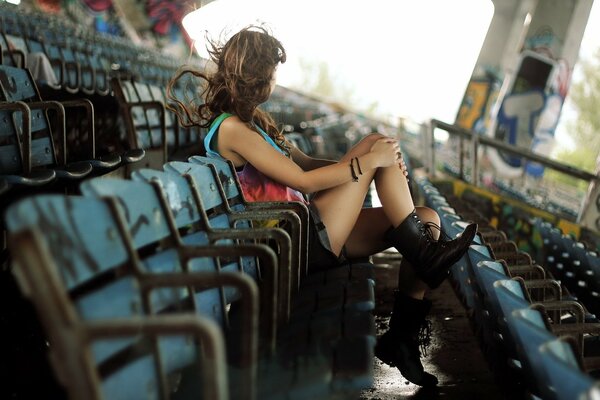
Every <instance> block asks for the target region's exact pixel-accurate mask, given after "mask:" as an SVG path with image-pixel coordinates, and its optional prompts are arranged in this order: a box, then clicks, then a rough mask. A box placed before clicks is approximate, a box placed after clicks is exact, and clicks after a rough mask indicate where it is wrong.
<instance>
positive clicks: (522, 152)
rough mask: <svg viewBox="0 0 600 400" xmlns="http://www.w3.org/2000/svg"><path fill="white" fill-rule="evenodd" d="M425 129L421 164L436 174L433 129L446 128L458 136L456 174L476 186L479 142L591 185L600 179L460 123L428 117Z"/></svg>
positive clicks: (579, 211) (580, 211)
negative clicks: (465, 127)
mask: <svg viewBox="0 0 600 400" xmlns="http://www.w3.org/2000/svg"><path fill="white" fill-rule="evenodd" d="M424 128H425V129H423V130H422V132H423V133H424V135H423V140H424V143H423V146H424V154H423V156H424V157H423V158H424V160H423V164H424V166H425V168H426V169H427V172H428V173H429V174H430V175H431V176H432V177H435V174H436V159H435V157H436V140H435V136H434V133H435V130H436V129H441V130H443V131H446V132H447V133H448V134H449V135H450V136H458V137H459V143H458V146H459V148H458V153H459V154H458V162H459V166H458V175H459V176H458V177H459V179H462V180H464V181H466V182H468V183H471V184H473V185H475V186H479V159H478V154H479V148H480V146H489V147H492V148H494V149H497V150H501V151H503V152H506V153H510V154H512V155H515V156H518V157H522V158H524V159H526V160H529V161H533V162H535V163H539V164H541V165H543V166H544V167H547V168H550V169H552V170H555V171H558V172H560V173H563V174H565V175H567V176H569V177H572V178H576V179H580V180H582V181H585V182H587V183H588V188H589V187H590V183H591V184H593V185H597V184H599V183H600V176H598V175H595V174H592V173H590V172H587V171H584V170H581V169H578V168H575V167H572V166H569V165H566V164H563V163H561V162H559V161H556V160H553V159H550V158H548V157H545V156H542V155H540V154H536V153H534V152H532V151H530V150H527V149H523V148H518V147H514V146H512V145H510V144H508V143H506V142H504V141H500V140H498V139H494V138H491V137H488V136H482V135H479V134H477V133H474V132H472V131H470V130H467V129H464V128H462V127H459V126H456V125H452V124H448V123H446V122H443V121H440V120H437V119H431V120H430V121H429V123H428V124H425V127H424ZM466 146H469V151H468V152H467V148H466ZM467 154H470V178H471V179H470V180H467V174H466V170H467V166H466V164H465V158H466V155H467ZM590 193H591V190H588V192H587V196H589V195H590ZM589 201H590V199H589V198H585V199H584V200H583V202H582V203H581V204H582V208H581V209H580V210H578V219H579V218H580V217H581V213H582V210H583V208H584V207H585V205H586V204H587V203H589Z"/></svg>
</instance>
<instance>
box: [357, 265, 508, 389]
mask: <svg viewBox="0 0 600 400" xmlns="http://www.w3.org/2000/svg"><path fill="white" fill-rule="evenodd" d="M388 255H389V254H388ZM374 262H375V263H376V265H377V268H376V281H377V282H376V298H377V308H376V311H375V314H376V321H377V329H378V333H379V332H382V331H383V330H384V329H385V327H386V326H387V321H388V319H389V315H390V311H391V304H392V297H393V290H394V289H395V284H396V281H397V276H398V275H397V274H398V272H397V268H398V261H397V260H396V261H391V262H390V263H389V264H386V260H385V258H383V259H379V260H376V259H374ZM427 297H428V298H429V299H430V300H432V301H433V307H432V311H431V314H430V320H431V322H432V328H433V338H432V344H431V346H430V348H429V351H428V355H427V356H426V357H424V359H423V364H424V366H425V370H426V371H428V372H430V373H432V374H434V375H435V376H437V378H438V379H439V381H440V383H439V385H438V387H437V388H435V389H433V390H431V389H429V390H426V389H422V388H420V387H419V386H416V385H414V384H411V383H409V382H408V381H406V380H405V379H404V378H403V377H402V375H401V374H400V372H399V371H398V370H397V369H396V368H391V367H388V366H387V365H385V364H383V363H381V362H380V361H379V360H377V359H375V361H374V371H375V384H374V385H373V387H372V388H370V389H368V390H366V391H364V392H363V393H362V394H361V396H360V400H391V399H451V400H453V399H461V400H471V399H473V400H474V399H486V400H495V399H503V398H504V397H503V395H502V394H501V393H500V390H499V388H498V385H497V384H496V382H495V381H494V376H493V374H492V373H491V371H490V370H489V368H488V366H487V364H486V362H485V360H484V358H483V355H482V353H481V350H480V347H479V343H478V342H477V339H476V338H475V336H474V334H473V331H472V329H471V326H470V324H469V320H468V317H467V315H466V313H465V310H464V308H463V306H462V304H461V303H460V302H459V300H458V298H457V297H456V295H455V293H454V290H453V289H452V287H451V286H450V284H449V283H448V282H447V281H446V282H444V283H443V284H442V285H441V286H440V287H439V288H437V289H436V290H434V291H431V292H429V293H428V294H427Z"/></svg>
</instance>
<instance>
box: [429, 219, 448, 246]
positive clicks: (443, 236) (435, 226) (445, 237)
mask: <svg viewBox="0 0 600 400" xmlns="http://www.w3.org/2000/svg"><path fill="white" fill-rule="evenodd" d="M422 226H423V228H422V229H423V233H425V235H427V238H428V239H429V240H430V241H432V242H434V241H436V239H434V237H433V229H436V230H437V231H439V232H440V238H439V239H438V240H440V241H442V239H443V241H448V240H451V239H452V238H451V237H450V235H448V234H447V233H446V232H444V231H443V230H442V227H441V226H439V225H438V224H436V223H435V222H431V221H429V222H425V223H424V224H422Z"/></svg>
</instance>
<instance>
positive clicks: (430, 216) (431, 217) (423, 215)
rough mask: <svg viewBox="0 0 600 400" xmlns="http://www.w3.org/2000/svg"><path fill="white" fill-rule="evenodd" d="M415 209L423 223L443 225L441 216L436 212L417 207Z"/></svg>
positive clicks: (427, 208)
mask: <svg viewBox="0 0 600 400" xmlns="http://www.w3.org/2000/svg"><path fill="white" fill-rule="evenodd" d="M415 209H416V213H417V215H418V216H419V218H420V219H421V221H423V222H432V223H434V224H436V225H438V226H439V225H440V224H441V222H442V221H441V219H440V216H439V214H438V213H437V212H436V211H435V210H433V209H431V208H429V207H415Z"/></svg>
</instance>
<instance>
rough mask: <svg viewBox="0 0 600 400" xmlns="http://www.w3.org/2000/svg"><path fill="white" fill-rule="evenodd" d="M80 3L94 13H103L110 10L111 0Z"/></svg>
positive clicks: (83, 0) (90, 0) (91, 0)
mask: <svg viewBox="0 0 600 400" xmlns="http://www.w3.org/2000/svg"><path fill="white" fill-rule="evenodd" d="M82 3H83V4H84V5H85V6H86V7H88V8H89V9H90V10H92V11H94V12H104V11H108V10H110V9H111V8H112V6H113V3H112V0H82Z"/></svg>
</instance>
